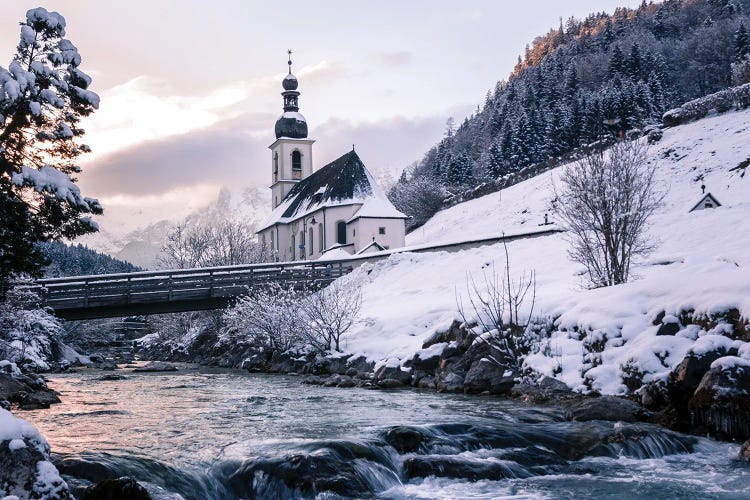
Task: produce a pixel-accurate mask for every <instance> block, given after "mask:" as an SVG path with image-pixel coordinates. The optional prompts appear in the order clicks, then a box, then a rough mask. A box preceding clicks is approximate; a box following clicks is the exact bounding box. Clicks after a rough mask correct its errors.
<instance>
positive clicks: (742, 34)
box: [734, 23, 750, 61]
mask: <svg viewBox="0 0 750 500" xmlns="http://www.w3.org/2000/svg"><path fill="white" fill-rule="evenodd" d="M734 49H735V54H736V58H737V61H741V60H742V59H744V58H745V56H747V55H748V54H750V35H749V34H748V32H747V28H745V24H744V23H740V27H739V28H737V33H735V35H734Z"/></svg>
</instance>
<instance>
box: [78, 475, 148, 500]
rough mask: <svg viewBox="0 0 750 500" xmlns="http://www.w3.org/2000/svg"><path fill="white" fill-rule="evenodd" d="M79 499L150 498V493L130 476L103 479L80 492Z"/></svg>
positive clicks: (138, 499)
mask: <svg viewBox="0 0 750 500" xmlns="http://www.w3.org/2000/svg"><path fill="white" fill-rule="evenodd" d="M80 497H81V500H151V499H152V497H151V494H150V493H149V492H148V490H147V489H146V488H144V487H143V486H141V485H140V483H138V481H136V480H135V479H133V478H132V477H119V478H117V479H105V480H104V481H102V482H100V483H98V484H95V485H92V486H89V487H88V488H86V489H84V490H83V492H81V495H80Z"/></svg>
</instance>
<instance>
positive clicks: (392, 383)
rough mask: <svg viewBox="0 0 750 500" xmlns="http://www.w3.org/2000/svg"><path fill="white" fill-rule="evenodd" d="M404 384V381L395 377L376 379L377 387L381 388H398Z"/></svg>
mask: <svg viewBox="0 0 750 500" xmlns="http://www.w3.org/2000/svg"><path fill="white" fill-rule="evenodd" d="M403 386H404V383H403V382H401V381H400V380H398V379H395V378H386V379H383V380H378V387H380V388H381V389H399V388H401V387H403Z"/></svg>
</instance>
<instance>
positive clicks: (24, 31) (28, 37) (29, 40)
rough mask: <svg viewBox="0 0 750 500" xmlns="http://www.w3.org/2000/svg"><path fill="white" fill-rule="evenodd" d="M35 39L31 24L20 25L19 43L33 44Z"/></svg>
mask: <svg viewBox="0 0 750 500" xmlns="http://www.w3.org/2000/svg"><path fill="white" fill-rule="evenodd" d="M35 41H36V31H34V28H32V27H31V26H21V45H24V46H26V47H28V46H30V45H33V44H34V42H35Z"/></svg>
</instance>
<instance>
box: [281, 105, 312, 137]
mask: <svg viewBox="0 0 750 500" xmlns="http://www.w3.org/2000/svg"><path fill="white" fill-rule="evenodd" d="M274 131H275V132H276V138H277V139H279V138H280V137H287V138H289V139H306V138H307V121H305V117H304V116H302V113H299V112H297V111H284V114H283V115H281V116H280V117H279V119H278V120H276V127H274Z"/></svg>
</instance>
